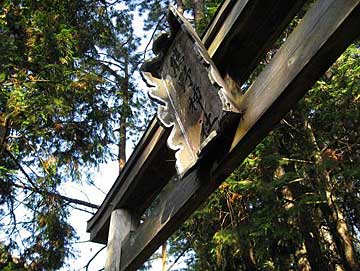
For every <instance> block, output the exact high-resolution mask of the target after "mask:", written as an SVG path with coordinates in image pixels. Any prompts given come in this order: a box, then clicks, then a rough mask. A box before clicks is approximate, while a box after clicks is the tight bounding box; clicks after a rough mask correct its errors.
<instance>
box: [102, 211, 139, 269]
mask: <svg viewBox="0 0 360 271" xmlns="http://www.w3.org/2000/svg"><path fill="white" fill-rule="evenodd" d="M138 224H139V223H138V221H137V220H136V217H135V216H134V215H133V214H131V212H130V211H129V210H126V209H117V210H113V211H112V213H111V218H110V227H109V236H108V247H107V253H106V263H105V271H120V259H121V249H122V242H123V240H124V238H125V237H126V236H127V235H128V234H129V233H130V232H132V231H134V230H135V228H136V227H137V226H138Z"/></svg>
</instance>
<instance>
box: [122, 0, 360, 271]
mask: <svg viewBox="0 0 360 271" xmlns="http://www.w3.org/2000/svg"><path fill="white" fill-rule="evenodd" d="M359 1H360V0H346V1H344V0H319V1H318V2H316V3H315V4H314V6H313V7H312V8H311V10H309V11H308V13H307V14H306V15H305V17H304V18H303V19H302V21H301V23H300V24H299V25H298V26H297V27H296V29H295V30H294V32H293V33H292V34H291V35H290V37H289V38H288V40H287V41H286V43H285V44H284V45H283V46H282V47H281V48H280V50H279V51H278V53H277V54H276V56H275V57H274V59H273V60H272V61H271V63H270V64H269V65H268V66H267V67H266V68H265V70H264V71H263V72H262V73H261V74H260V75H259V76H258V78H257V79H256V81H255V82H254V84H253V85H252V86H251V87H250V89H249V90H248V91H247V92H246V94H245V95H244V98H243V100H242V102H241V107H242V108H243V109H244V112H245V114H244V116H243V118H242V120H241V121H240V123H239V125H238V128H237V129H236V132H235V136H233V137H232V135H233V131H229V133H228V134H225V135H223V137H222V138H219V139H218V142H216V144H214V145H213V147H214V148H213V149H212V150H210V153H209V155H208V156H207V159H204V160H200V161H199V163H198V164H197V165H196V167H194V168H193V169H192V170H191V171H190V172H189V174H188V175H186V176H185V177H183V178H182V179H181V180H179V181H176V182H175V181H171V182H170V183H168V184H167V185H166V186H165V187H164V189H163V191H162V192H161V197H160V203H159V205H158V206H157V207H156V208H155V210H154V215H153V216H152V217H150V218H149V219H147V220H146V221H145V223H144V224H142V225H141V226H140V227H139V228H138V230H137V231H136V233H134V234H133V235H129V236H128V237H127V239H126V240H127V242H126V244H127V246H126V247H124V249H123V253H122V256H121V270H128V271H129V270H136V269H137V268H139V267H140V266H141V265H142V264H143V262H144V261H145V260H146V259H147V258H148V257H149V256H150V255H151V254H152V253H153V252H154V251H155V250H156V248H157V247H158V246H159V245H161V244H162V243H163V242H164V241H165V240H166V239H167V238H168V237H169V236H170V235H171V234H172V233H173V232H174V231H175V230H176V229H177V228H178V227H179V226H180V225H181V224H182V223H183V222H184V221H185V220H186V219H187V218H188V217H189V216H190V215H191V214H192V212H193V211H194V210H196V208H198V206H199V205H200V204H201V203H203V202H204V201H205V200H206V198H207V197H208V196H209V195H210V194H211V193H212V192H213V191H214V190H215V189H216V188H217V187H218V186H219V185H220V183H221V182H222V181H223V180H224V179H225V178H226V177H227V176H228V175H229V174H230V173H231V172H232V171H233V170H234V169H235V168H236V167H237V166H238V165H239V163H240V162H241V161H242V160H243V159H244V158H245V157H246V156H247V155H248V154H249V153H250V152H251V150H252V149H253V148H254V147H255V146H256V145H257V144H258V143H259V142H260V141H261V140H262V139H263V138H264V137H265V136H266V135H267V134H268V133H269V131H270V130H271V129H272V128H273V127H274V125H276V123H278V122H279V121H280V119H281V118H282V117H283V116H284V115H285V114H286V113H287V112H288V110H289V109H290V108H291V107H292V106H293V105H294V104H296V102H297V101H298V100H299V99H300V98H301V97H302V96H303V95H304V94H305V93H306V91H307V90H308V89H309V88H310V87H311V86H312V85H313V83H314V82H315V81H316V80H317V79H318V78H319V77H320V76H321V75H322V74H323V73H324V72H325V71H326V69H327V68H328V67H329V66H330V65H331V64H332V63H333V62H334V61H335V60H336V59H337V57H338V56H339V55H340V54H341V53H342V52H343V51H344V50H345V49H346V48H347V46H348V45H349V44H350V43H351V42H352V41H353V40H354V39H356V38H357V37H358V36H359V34H360V4H359ZM227 149H228V150H229V151H228V152H226V150H227Z"/></svg>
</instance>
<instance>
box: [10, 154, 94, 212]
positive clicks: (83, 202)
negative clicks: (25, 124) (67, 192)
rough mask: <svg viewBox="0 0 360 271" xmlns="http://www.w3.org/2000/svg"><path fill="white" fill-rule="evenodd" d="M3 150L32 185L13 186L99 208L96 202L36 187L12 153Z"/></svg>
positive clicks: (14, 184)
mask: <svg viewBox="0 0 360 271" xmlns="http://www.w3.org/2000/svg"><path fill="white" fill-rule="evenodd" d="M5 152H6V153H7V154H8V155H9V156H10V158H11V159H12V160H13V161H14V162H15V163H16V165H17V166H18V168H19V169H20V171H21V172H22V173H23V174H24V175H25V177H26V179H27V180H28V181H29V183H30V184H31V185H32V187H30V186H27V185H23V184H21V185H20V184H16V183H12V185H13V186H15V187H18V188H22V189H26V190H29V191H32V192H35V193H38V194H47V195H49V196H54V197H56V198H59V199H62V200H64V201H67V202H69V203H74V204H78V205H83V206H86V207H90V208H95V209H99V206H98V205H96V204H93V203H90V202H86V201H83V200H79V199H73V198H70V197H67V196H63V195H60V194H59V193H55V192H50V191H47V190H44V189H40V188H39V187H37V185H36V184H35V183H34V181H33V180H32V179H31V178H30V176H29V175H28V174H27V172H26V171H25V170H24V168H23V167H22V165H21V164H20V163H19V161H17V159H16V158H15V157H14V155H13V154H12V153H11V152H10V151H9V150H7V149H6V150H5Z"/></svg>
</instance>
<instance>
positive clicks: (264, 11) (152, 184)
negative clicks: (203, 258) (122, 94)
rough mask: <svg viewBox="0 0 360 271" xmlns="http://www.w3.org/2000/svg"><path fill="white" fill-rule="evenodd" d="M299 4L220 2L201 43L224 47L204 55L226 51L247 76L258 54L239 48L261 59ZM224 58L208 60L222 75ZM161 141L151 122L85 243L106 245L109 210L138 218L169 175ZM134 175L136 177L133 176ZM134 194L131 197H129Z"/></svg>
mask: <svg viewBox="0 0 360 271" xmlns="http://www.w3.org/2000/svg"><path fill="white" fill-rule="evenodd" d="M239 2H241V3H243V5H245V7H248V8H243V9H240V8H238V6H237V9H236V12H235V11H233V10H234V7H235V5H236V4H238V5H239ZM304 2H305V0H267V1H266V4H264V1H262V0H241V1H238V0H227V1H224V3H223V5H222V6H221V7H220V9H219V11H218V13H217V15H216V17H215V19H214V20H213V22H212V23H211V24H210V26H209V28H208V30H207V32H206V33H205V35H204V38H203V42H204V44H205V46H206V48H209V47H210V46H211V44H212V43H218V41H219V40H221V41H223V40H226V42H223V43H219V45H218V46H213V49H212V52H211V53H210V55H213V56H216V55H217V54H220V55H222V54H224V52H227V51H229V53H230V52H232V53H234V54H235V53H236V57H237V59H238V60H239V61H241V62H242V65H243V66H241V67H240V68H241V69H242V71H243V74H250V73H251V72H252V71H253V69H254V68H255V65H256V63H257V61H258V59H259V58H260V57H261V53H259V52H257V51H255V50H253V47H251V48H249V46H245V45H247V44H252V46H257V47H261V50H262V54H264V52H266V51H267V50H268V49H269V48H270V46H271V45H272V43H273V42H274V40H275V39H276V38H277V36H278V35H279V34H280V33H281V31H282V30H283V28H284V27H285V26H286V25H287V24H288V23H289V21H290V20H291V19H292V17H293V16H294V14H296V12H297V11H298V10H299V9H300V7H301V5H302V4H303V3H304ZM269 7H271V8H269ZM269 10H271V12H269ZM259 14H261V16H262V17H260V18H261V20H259V17H257V16H259ZM274 14H275V15H274ZM274 16H275V18H276V24H274V23H273V24H269V23H265V22H269V21H272V20H274ZM229 17H230V18H229ZM263 22H264V23H263ZM224 23H225V24H226V25H227V28H226V29H223V28H222V25H223V24H224ZM259 24H261V25H262V27H261V28H259ZM248 29H250V30H251V29H252V31H248ZM234 32H236V33H237V35H235V36H234V35H233V34H232V33H234ZM236 37H242V40H241V41H240V40H239V39H238V38H236ZM221 52H223V53H221ZM226 57H228V58H229V59H227V58H221V57H216V58H213V60H214V62H215V64H216V65H217V67H218V69H219V70H220V72H221V73H222V74H223V75H226V74H227V71H229V70H231V69H232V67H231V65H235V66H234V70H236V69H237V68H239V67H237V66H236V65H237V64H236V63H232V64H230V62H231V61H230V60H231V59H232V58H233V57H232V56H231V54H230V55H229V54H227V56H226ZM245 79H246V78H245V77H244V76H242V77H241V78H236V82H237V84H239V85H241V84H242V83H243V82H244V81H245ZM157 133H161V136H160V137H156V136H155V134H157ZM167 137H168V134H167V132H166V131H164V130H163V128H162V127H160V126H159V123H158V122H157V120H156V119H154V120H153V121H152V123H151V124H150V125H149V127H148V129H147V132H146V133H145V134H144V136H143V137H142V139H141V141H140V142H139V144H138V145H137V147H136V149H135V151H134V152H133V154H132V155H131V157H130V159H129V161H128V162H127V163H126V165H125V168H124V170H123V172H122V173H121V174H120V175H119V177H118V178H117V180H116V182H115V183H114V185H113V187H112V188H111V190H110V191H109V193H108V195H107V196H106V198H105V200H104V202H103V203H102V205H101V207H100V209H99V210H98V211H97V213H96V214H95V215H94V217H93V218H91V219H90V220H89V222H88V225H87V231H88V232H90V240H91V241H94V242H98V243H103V244H106V242H107V236H108V230H109V224H110V216H111V211H112V210H113V209H116V208H129V209H133V210H134V211H135V212H138V213H140V214H141V213H142V212H143V211H144V210H145V209H146V208H147V207H148V206H149V204H150V203H151V201H152V199H153V198H154V197H155V195H156V193H157V192H158V191H159V190H160V189H161V188H162V187H163V186H164V185H165V184H166V182H167V181H168V180H170V179H171V178H172V176H173V175H174V174H175V159H174V153H173V152H171V151H170V150H169V149H168V148H167V147H166V140H167ZM156 140H157V142H158V143H156V144H157V146H159V147H157V148H154V149H151V150H147V151H151V155H150V153H148V154H143V153H144V152H146V151H145V147H146V146H147V145H149V144H150V143H151V142H154V141H156ZM149 155H150V156H152V157H154V158H153V159H152V160H151V161H147V162H146V163H145V161H142V162H140V161H138V160H139V158H140V156H149ZM157 155H158V156H157ZM139 171H141V172H142V173H141V174H138V172H139ZM130 173H131V174H130ZM134 176H135V177H134ZM135 191H136V193H134V192H135Z"/></svg>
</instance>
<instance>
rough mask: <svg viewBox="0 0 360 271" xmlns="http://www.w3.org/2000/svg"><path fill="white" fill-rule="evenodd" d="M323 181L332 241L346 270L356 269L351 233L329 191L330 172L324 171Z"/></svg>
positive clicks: (356, 263) (356, 262) (357, 263)
mask: <svg viewBox="0 0 360 271" xmlns="http://www.w3.org/2000/svg"><path fill="white" fill-rule="evenodd" d="M324 182H325V184H326V191H325V195H326V201H327V207H328V214H329V215H328V216H327V218H328V221H329V224H330V225H331V226H330V231H331V233H332V235H333V236H334V241H335V244H336V246H337V249H338V251H339V252H340V256H341V258H342V263H343V266H344V268H345V269H346V270H351V271H357V270H360V266H359V262H358V259H357V257H356V252H355V249H354V245H353V242H352V240H351V239H352V238H351V234H350V231H349V228H348V225H347V223H346V221H345V216H344V213H343V211H342V210H341V209H340V208H339V206H338V205H337V203H336V197H335V196H334V194H333V193H332V191H331V187H330V182H331V180H330V174H329V172H328V171H326V170H325V171H324Z"/></svg>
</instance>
